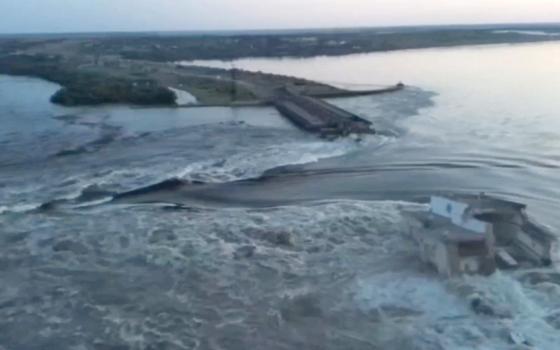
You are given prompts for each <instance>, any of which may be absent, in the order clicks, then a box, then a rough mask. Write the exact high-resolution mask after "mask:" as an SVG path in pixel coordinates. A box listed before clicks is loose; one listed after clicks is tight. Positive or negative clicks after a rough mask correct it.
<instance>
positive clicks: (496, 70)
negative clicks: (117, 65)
mask: <svg viewBox="0 0 560 350" xmlns="http://www.w3.org/2000/svg"><path fill="white" fill-rule="evenodd" d="M559 57H560V44H556V43H548V44H531V45H517V46H505V45H504V46H493V47H471V48H454V49H438V50H417V51H404V52H394V53H388V54H369V55H355V56H346V57H338V58H332V57H331V58H314V59H305V60H297V59H288V60H242V61H239V62H236V63H235V64H236V66H238V67H240V68H245V69H254V70H263V71H270V72H275V73H284V74H286V73H288V74H291V75H297V76H302V77H307V78H312V79H317V80H322V81H326V82H331V83H335V84H344V85H347V86H352V87H361V86H365V85H369V84H386V83H395V82H397V81H399V80H402V81H404V82H406V83H408V84H409V85H411V87H410V88H408V89H406V90H405V91H402V92H398V93H394V94H388V95H379V96H370V97H360V98H352V99H341V100H333V101H332V102H334V103H336V104H339V105H340V106H342V107H344V108H347V109H349V110H352V111H354V112H356V113H358V114H360V115H361V116H363V117H364V118H367V119H369V120H371V121H372V122H373V123H374V125H375V126H376V128H377V129H378V131H379V134H378V135H376V136H370V137H367V138H365V139H363V140H361V141H359V142H356V141H353V140H338V141H335V142H326V141H322V140H319V139H317V138H315V137H314V136H312V135H307V134H304V133H302V132H300V131H298V130H297V129H295V128H294V127H292V126H291V125H290V124H289V123H287V122H286V121H285V120H284V119H282V117H281V116H279V115H278V114H277V113H276V112H275V111H273V110H272V109H268V108H239V109H225V108H223V109H222V108H213V109H135V108H130V107H120V106H111V107H103V108H79V109H74V108H62V107H56V106H53V105H51V104H50V103H49V102H48V97H49V95H50V94H52V93H53V92H54V91H56V89H57V88H58V87H57V86H55V85H52V84H49V83H45V82H42V81H38V80H34V79H28V78H12V77H5V76H0V120H1V122H2V126H3V127H2V129H0V145H1V147H2V150H3V152H1V153H0V243H1V245H0V274H1V275H0V276H1V280H2V283H1V284H0V349H5V350H12V349H25V350H27V349H80V350H81V349H263V348H268V349H511V348H516V347H515V346H519V347H518V348H523V347H525V348H534V349H557V344H558V342H559V341H560V274H558V273H557V272H556V271H555V270H554V269H540V270H531V271H516V272H500V273H496V274H495V275H493V276H491V277H465V278H456V279H452V280H445V279H442V278H440V277H439V276H437V275H436V274H435V273H434V272H433V271H432V270H431V269H429V268H427V267H426V266H424V265H423V264H422V263H420V262H419V259H418V256H417V252H416V250H415V248H414V245H413V244H412V243H411V242H409V241H408V240H407V239H406V237H405V234H406V233H407V232H408V231H409V230H410V229H411V225H412V223H411V222H410V220H409V219H408V217H409V216H408V215H407V213H409V212H411V211H425V210H427V208H426V205H425V204H424V203H425V202H426V199H427V197H428V196H429V195H431V194H434V193H441V192H461V193H478V192H480V191H484V192H487V193H492V194H495V195H500V196H503V197H506V198H510V199H515V200H518V201H523V202H525V203H527V204H529V208H530V210H529V213H530V215H532V216H534V217H535V218H536V219H538V220H539V221H540V222H542V223H545V224H547V225H549V226H551V228H552V229H553V230H555V231H559V230H560V219H558V217H557V215H556V213H557V212H558V210H559V209H560V200H559V191H560V189H559V187H558V185H557V179H558V168H559V167H560V156H559V154H560V153H559V151H560V141H559V140H560V122H559V120H560V119H559V118H558V113H560V112H559V111H560V100H558V99H557V97H556V96H555V95H556V94H557V91H560V74H559V73H560V68H559V67H560V64H559V63H560V62H558V60H560V58H559ZM204 64H213V65H230V63H222V62H204ZM473 295H479V296H481V297H482V298H483V299H484V300H485V302H486V303H487V304H488V305H489V307H490V308H491V309H492V310H493V313H492V314H480V313H476V312H475V311H474V310H473V309H472V308H471V307H470V298H472V296H473ZM515 343H519V344H521V343H525V344H524V345H514V344H515Z"/></svg>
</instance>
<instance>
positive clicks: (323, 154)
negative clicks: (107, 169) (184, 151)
mask: <svg viewBox="0 0 560 350" xmlns="http://www.w3.org/2000/svg"><path fill="white" fill-rule="evenodd" d="M384 140H385V139H382V138H376V139H374V140H372V139H366V140H365V141H364V143H366V144H368V145H371V144H372V143H374V142H375V143H377V144H380V143H382V142H383V141H384ZM364 143H359V142H356V141H353V140H349V139H345V140H338V141H335V142H323V141H316V142H304V143H302V142H299V143H298V142H293V143H284V144H279V145H274V146H268V147H265V148H262V149H259V150H248V151H244V152H240V153H238V154H236V155H233V156H231V157H229V158H226V159H223V160H211V161H204V162H198V163H193V164H191V165H189V166H187V167H186V168H185V169H183V171H181V172H180V173H179V174H178V177H180V178H186V179H189V180H199V181H205V182H228V181H235V180H242V179H249V178H256V177H259V176H260V175H262V174H263V173H264V172H265V171H266V170H270V169H273V168H276V167H280V166H287V165H300V164H309V163H314V162H317V161H319V160H321V159H326V158H332V157H337V156H341V155H344V154H347V153H350V152H353V151H356V150H358V149H360V148H361V147H363V145H364Z"/></svg>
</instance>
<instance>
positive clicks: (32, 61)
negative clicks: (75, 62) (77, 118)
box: [0, 54, 176, 106]
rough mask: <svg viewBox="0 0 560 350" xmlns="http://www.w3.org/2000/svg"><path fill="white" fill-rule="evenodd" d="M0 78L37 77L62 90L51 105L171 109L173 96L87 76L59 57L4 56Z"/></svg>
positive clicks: (145, 82)
mask: <svg viewBox="0 0 560 350" xmlns="http://www.w3.org/2000/svg"><path fill="white" fill-rule="evenodd" d="M0 74H10V75H24V76H33V77H39V78H42V79H45V80H49V81H52V82H54V83H57V84H60V85H62V86H63V88H62V89H60V90H59V91H58V92H56V93H55V94H54V95H53V96H52V98H51V101H52V102H53V103H57V104H61V105H65V106H76V105H99V104H105V103H129V104H137V105H173V104H175V99H176V96H175V93H174V92H172V91H171V90H169V89H168V88H165V87H162V86H159V85H158V84H157V83H156V82H155V81H153V80H150V79H130V78H127V77H119V76H114V75H110V74H103V73H102V72H88V71H83V70H79V69H75V67H73V66H71V65H68V64H67V63H66V62H64V61H63V60H62V58H61V57H60V56H49V55H40V54H39V55H7V56H3V57H0Z"/></svg>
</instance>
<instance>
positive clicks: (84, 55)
mask: <svg viewBox="0 0 560 350" xmlns="http://www.w3.org/2000/svg"><path fill="white" fill-rule="evenodd" d="M529 29H532V30H529ZM537 31H538V33H539V35H535V34H534V33H536V32H537ZM559 39H560V26H558V25H556V26H555V25H533V26H528V25H524V26H521V25H518V26H511V25H510V26H506V25H502V26H486V27H425V28H422V27H418V28H391V29H387V28H386V29H379V28H377V29H351V30H350V29H347V30H323V31H295V32H289V33H286V32H267V33H258V34H257V33H238V34H231V33H230V34H228V33H223V34H219V35H218V34H216V35H201V34H198V35H197V34H181V33H174V34H169V33H168V34H165V33H159V34H157V35H155V34H153V33H152V34H141V33H132V34H126V35H124V34H114V35H113V34H111V35H95V34H88V35H78V36H73V35H66V36H65V35H57V36H47V35H45V36H40V35H39V36H30V37H26V36H20V37H2V38H0V74H11V75H25V76H31V77H39V78H42V79H46V80H49V81H51V82H55V83H57V84H59V85H61V86H62V87H63V89H61V90H60V91H59V92H57V93H56V94H55V95H54V96H53V97H52V101H53V102H54V103H58V104H61V105H66V106H79V105H99V104H113V103H124V104H132V105H140V106H146V105H153V106H158V105H165V106H176V105H177V104H180V103H177V96H176V92H182V91H184V92H186V93H188V94H190V95H192V96H193V97H194V99H195V100H196V101H197V103H199V104H200V105H202V106H245V105H251V106H252V105H260V104H267V103H269V102H270V101H271V100H272V99H273V97H274V94H275V91H277V90H278V89H280V88H285V87H290V88H292V89H296V90H299V91H300V92H301V93H302V94H305V95H309V96H314V97H324V98H329V97H341V96H355V92H349V91H347V90H344V89H340V88H337V87H334V86H330V85H328V84H322V83H319V82H316V81H312V80H306V79H301V78H295V77H292V75H293V74H292V73H291V72H287V74H286V75H274V74H267V73H263V72H249V71H244V70H240V69H235V67H233V66H232V67H231V68H228V69H224V68H208V67H199V66H190V65H182V64H175V63H171V62H180V61H193V60H208V59H219V60H233V59H239V58H246V57H276V58H282V57H317V56H339V55H347V54H352V53H366V52H382V51H395V50H404V49H413V48H414V49H417V48H427V47H449V46H461V45H484V44H499V43H526V42H537V41H553V40H559ZM401 78H404V77H399V80H400V79H401ZM372 79H375V78H372ZM378 82H379V81H370V83H378ZM392 88H393V87H388V88H387V89H385V88H382V89H381V90H380V91H381V92H387V91H390V89H392ZM383 90H387V91H383ZM377 92H378V91H364V92H363V93H364V94H370V93H377ZM189 105H190V103H189ZM182 106H184V105H182Z"/></svg>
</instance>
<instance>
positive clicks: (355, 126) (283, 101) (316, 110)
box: [272, 84, 404, 138]
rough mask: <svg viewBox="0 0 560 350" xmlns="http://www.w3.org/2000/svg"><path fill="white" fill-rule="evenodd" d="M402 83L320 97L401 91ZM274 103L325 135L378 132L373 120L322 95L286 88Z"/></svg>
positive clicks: (297, 122) (299, 123) (299, 122)
mask: <svg viewBox="0 0 560 350" xmlns="http://www.w3.org/2000/svg"><path fill="white" fill-rule="evenodd" d="M403 87H404V85H402V84H398V85H395V86H394V87H390V88H387V89H383V90H372V91H355V92H351V91H348V92H346V93H345V95H344V96H338V95H335V94H331V95H329V96H320V97H348V96H358V95H369V94H376V93H384V92H392V91H398V90H401V89H402V88H403ZM272 104H273V105H274V106H275V107H276V109H277V110H278V111H279V112H280V113H281V114H282V115H283V116H285V117H286V118H287V119H289V120H290V121H291V122H292V123H293V124H295V125H296V126H298V127H299V128H301V129H303V130H305V131H308V132H311V133H314V134H317V135H319V136H321V137H325V138H334V137H338V136H348V135H350V134H375V129H374V128H373V127H372V123H371V122H370V121H368V120H366V119H363V118H361V117H359V116H358V115H356V114H354V113H351V112H349V111H346V110H344V109H342V108H340V107H337V106H335V105H332V104H330V103H328V102H325V101H323V100H321V99H319V98H316V97H311V96H306V95H303V94H300V93H298V92H297V91H294V90H291V89H290V88H282V89H279V90H277V91H276V94H275V97H274V99H273V100H272Z"/></svg>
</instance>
